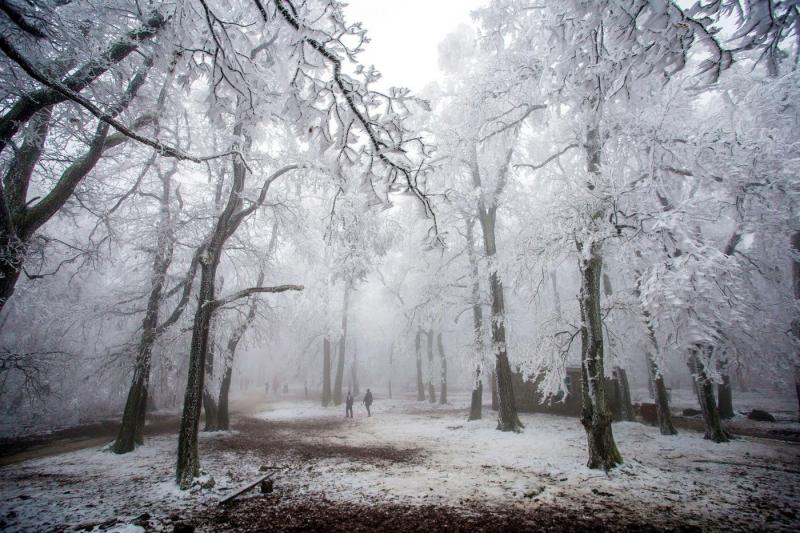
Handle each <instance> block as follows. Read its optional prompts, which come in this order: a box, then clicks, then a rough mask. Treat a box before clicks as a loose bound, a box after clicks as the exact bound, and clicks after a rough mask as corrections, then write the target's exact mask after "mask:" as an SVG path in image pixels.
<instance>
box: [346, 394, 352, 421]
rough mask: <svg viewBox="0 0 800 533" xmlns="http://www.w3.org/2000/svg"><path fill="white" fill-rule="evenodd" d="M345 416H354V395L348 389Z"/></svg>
mask: <svg viewBox="0 0 800 533" xmlns="http://www.w3.org/2000/svg"><path fill="white" fill-rule="evenodd" d="M344 417H345V418H353V395H352V394H350V391H347V398H345V400H344Z"/></svg>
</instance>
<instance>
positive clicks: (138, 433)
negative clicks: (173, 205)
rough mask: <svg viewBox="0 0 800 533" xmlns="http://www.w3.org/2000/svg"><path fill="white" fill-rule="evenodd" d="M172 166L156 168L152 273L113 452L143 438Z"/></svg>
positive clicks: (169, 246)
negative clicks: (165, 170) (168, 169)
mask: <svg viewBox="0 0 800 533" xmlns="http://www.w3.org/2000/svg"><path fill="white" fill-rule="evenodd" d="M174 172H175V171H174V170H173V171H171V172H168V173H161V172H159V176H160V178H161V197H160V204H161V205H160V217H159V218H160V220H159V225H158V228H159V232H158V239H157V244H156V253H155V256H154V258H153V274H152V277H151V286H150V295H149V296H148V298H147V309H146V310H145V316H144V319H143V320H142V336H141V338H140V340H139V348H138V350H137V352H136V363H135V366H134V369H133V380H132V382H131V388H130V390H129V391H128V398H127V400H126V401H125V411H124V412H123V415H122V424H121V425H120V428H119V433H118V434H117V439H116V440H115V441H114V444H113V446H112V449H113V451H114V453H128V452H130V451H133V449H134V447H135V446H136V444H142V443H143V442H144V436H143V432H144V422H145V417H146V415H147V398H148V393H149V390H148V385H149V382H150V367H151V360H152V353H153V344H154V343H155V340H156V337H157V335H158V316H159V307H160V305H161V298H162V293H163V291H164V284H165V283H166V277H167V271H168V270H169V266H170V264H171V263H172V254H173V250H174V239H173V234H172V229H171V225H172V213H171V209H170V202H171V200H170V194H171V189H172V181H171V177H172V175H173V174H174Z"/></svg>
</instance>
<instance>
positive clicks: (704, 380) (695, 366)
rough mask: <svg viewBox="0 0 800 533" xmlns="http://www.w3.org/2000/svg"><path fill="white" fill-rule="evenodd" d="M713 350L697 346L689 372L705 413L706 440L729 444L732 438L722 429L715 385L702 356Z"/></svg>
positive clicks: (690, 357)
mask: <svg viewBox="0 0 800 533" xmlns="http://www.w3.org/2000/svg"><path fill="white" fill-rule="evenodd" d="M712 349H713V348H712V347H711V346H708V345H697V346H696V347H695V348H694V349H693V351H692V353H691V355H690V356H689V371H690V372H691V373H692V377H693V378H694V383H695V391H696V392H697V400H698V402H699V403H700V411H702V413H703V423H704V424H705V428H706V432H705V438H706V439H708V440H713V441H714V442H728V440H729V439H730V436H729V435H728V432H727V431H725V429H724V428H723V427H722V420H721V419H720V416H719V410H718V409H717V404H716V401H715V400H714V383H712V381H711V379H710V378H709V377H708V374H707V373H706V369H705V366H704V365H703V361H702V360H701V359H700V356H701V354H706V355H707V354H708V353H709V352H710V351H711V350H712Z"/></svg>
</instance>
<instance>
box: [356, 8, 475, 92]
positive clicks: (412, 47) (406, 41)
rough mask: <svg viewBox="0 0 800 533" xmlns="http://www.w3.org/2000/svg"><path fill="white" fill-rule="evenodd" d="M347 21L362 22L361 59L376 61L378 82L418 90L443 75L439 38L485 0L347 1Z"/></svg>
mask: <svg viewBox="0 0 800 533" xmlns="http://www.w3.org/2000/svg"><path fill="white" fill-rule="evenodd" d="M346 1H347V4H348V6H347V7H346V8H345V9H346V10H345V13H346V15H347V21H348V22H357V21H360V22H362V23H363V24H364V28H365V29H366V30H367V35H368V36H369V38H370V39H371V42H369V43H367V45H366V46H365V50H364V52H363V53H362V54H361V55H360V56H359V62H361V63H362V64H364V65H370V64H372V65H375V67H376V68H377V69H378V70H379V71H380V72H381V73H382V74H383V78H382V79H381V85H385V86H392V85H394V86H402V87H408V88H410V89H412V90H413V91H414V92H415V93H419V92H420V90H422V88H423V87H425V85H427V84H428V83H430V82H432V81H434V80H437V79H439V78H440V77H441V73H440V71H439V65H438V61H439V49H438V46H439V43H440V42H441V41H442V39H444V37H445V36H446V35H447V34H448V33H450V32H452V31H453V30H454V29H455V28H456V27H458V25H459V24H468V25H471V20H472V19H471V18H470V15H469V14H470V12H471V11H472V10H474V9H476V8H479V7H482V6H483V5H485V4H486V3H487V2H488V0H346Z"/></svg>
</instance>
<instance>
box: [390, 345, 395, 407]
mask: <svg viewBox="0 0 800 533" xmlns="http://www.w3.org/2000/svg"><path fill="white" fill-rule="evenodd" d="M393 363H394V342H392V345H391V346H389V399H390V400H391V399H392V373H393V372H394V368H393Z"/></svg>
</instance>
